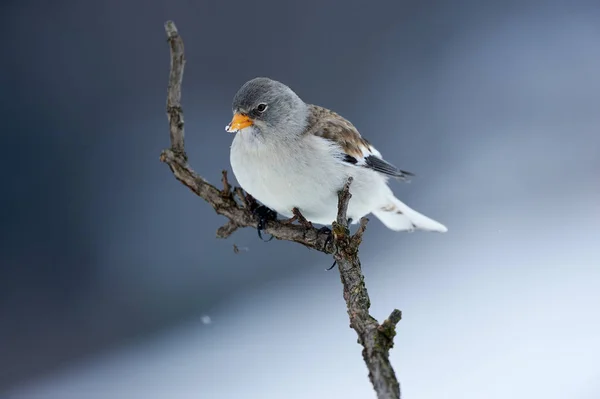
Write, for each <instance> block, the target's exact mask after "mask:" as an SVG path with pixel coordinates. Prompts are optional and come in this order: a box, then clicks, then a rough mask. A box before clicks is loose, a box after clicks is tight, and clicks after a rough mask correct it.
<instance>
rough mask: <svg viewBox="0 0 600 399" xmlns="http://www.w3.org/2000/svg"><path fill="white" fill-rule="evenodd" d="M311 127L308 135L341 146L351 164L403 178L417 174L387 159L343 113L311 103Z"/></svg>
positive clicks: (343, 157)
mask: <svg viewBox="0 0 600 399" xmlns="http://www.w3.org/2000/svg"><path fill="white" fill-rule="evenodd" d="M309 108H310V114H309V118H308V126H309V128H308V129H307V131H306V134H312V135H315V136H317V137H322V138H324V139H326V140H329V141H332V142H334V143H336V144H338V145H339V147H340V150H341V153H340V159H341V160H342V161H343V162H345V163H348V164H353V165H356V166H358V167H366V168H369V169H373V170H375V171H377V172H380V173H383V174H385V175H389V176H393V177H396V178H400V179H406V178H407V177H408V176H414V175H413V174H412V173H410V172H406V171H403V170H400V169H398V168H397V167H395V166H394V165H392V164H390V163H388V162H387V161H385V160H384V159H383V158H382V157H381V154H380V153H379V151H377V150H376V149H375V148H374V147H373V146H372V145H371V144H370V143H369V142H368V141H367V140H366V139H364V138H363V137H362V136H361V135H360V133H359V132H358V130H357V129H356V128H355V127H354V125H353V124H352V123H350V122H349V121H348V120H347V119H345V118H343V117H342V116H341V115H339V114H337V113H335V112H333V111H331V110H328V109H327V108H323V107H319V106H317V105H309Z"/></svg>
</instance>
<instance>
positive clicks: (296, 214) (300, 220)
mask: <svg viewBox="0 0 600 399" xmlns="http://www.w3.org/2000/svg"><path fill="white" fill-rule="evenodd" d="M292 213H293V214H294V217H295V218H296V220H298V223H300V224H301V225H302V226H304V227H307V228H312V227H313V225H312V223H311V222H309V221H308V220H306V218H305V217H304V215H302V213H300V210H299V209H298V208H293V209H292Z"/></svg>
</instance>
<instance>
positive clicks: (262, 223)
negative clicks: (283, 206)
mask: <svg viewBox="0 0 600 399" xmlns="http://www.w3.org/2000/svg"><path fill="white" fill-rule="evenodd" d="M252 213H254V216H256V218H257V219H258V225H257V226H256V231H257V232H258V238H260V239H261V240H263V241H265V242H268V241H271V240H272V239H273V236H271V238H269V239H268V240H265V239H263V236H262V231H263V230H264V229H265V227H266V226H267V222H269V221H272V220H277V212H275V211H274V210H272V209H270V208H267V207H266V206H264V205H261V206H259V207H257V208H255V209H254V210H253V211H252Z"/></svg>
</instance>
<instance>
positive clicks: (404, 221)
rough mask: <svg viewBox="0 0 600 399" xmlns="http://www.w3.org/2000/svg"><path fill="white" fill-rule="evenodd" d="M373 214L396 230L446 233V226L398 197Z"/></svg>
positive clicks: (388, 226)
mask: <svg viewBox="0 0 600 399" xmlns="http://www.w3.org/2000/svg"><path fill="white" fill-rule="evenodd" d="M373 214H374V215H375V216H377V218H378V219H379V220H381V222H382V223H383V224H384V225H385V226H386V227H387V228H389V229H391V230H396V231H412V230H415V229H418V230H426V231H437V232H439V233H445V232H447V231H448V229H447V228H446V226H444V225H443V224H441V223H438V222H436V221H435V220H433V219H430V218H428V217H427V216H425V215H422V214H420V213H419V212H417V211H415V210H414V209H412V208H410V207H409V206H408V205H406V204H405V203H403V202H402V201H400V200H399V199H398V198H396V197H392V199H391V201H390V203H389V204H388V205H385V206H383V207H381V209H378V210H376V211H373Z"/></svg>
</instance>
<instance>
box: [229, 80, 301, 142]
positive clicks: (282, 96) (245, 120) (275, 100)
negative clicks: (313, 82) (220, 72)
mask: <svg viewBox="0 0 600 399" xmlns="http://www.w3.org/2000/svg"><path fill="white" fill-rule="evenodd" d="M232 106H233V114H234V116H233V120H232V121H231V123H230V124H229V125H227V131H228V132H237V131H240V130H243V129H246V128H249V129H250V130H252V131H253V132H255V133H258V134H260V135H262V136H263V138H264V139H265V140H268V139H270V138H272V137H271V136H276V137H277V138H293V137H297V136H299V135H300V134H301V133H302V132H303V131H304V129H305V128H306V123H307V117H308V106H307V105H306V104H305V103H304V101H302V99H300V97H298V95H297V94H296V93H294V92H293V91H292V89H290V88H289V87H287V86H286V85H284V84H283V83H281V82H278V81H276V80H272V79H269V78H254V79H252V80H249V81H248V82H246V83H245V84H244V85H243V86H242V87H241V88H240V89H239V90H238V92H237V93H236V95H235V97H234V98H233V104H232Z"/></svg>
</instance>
